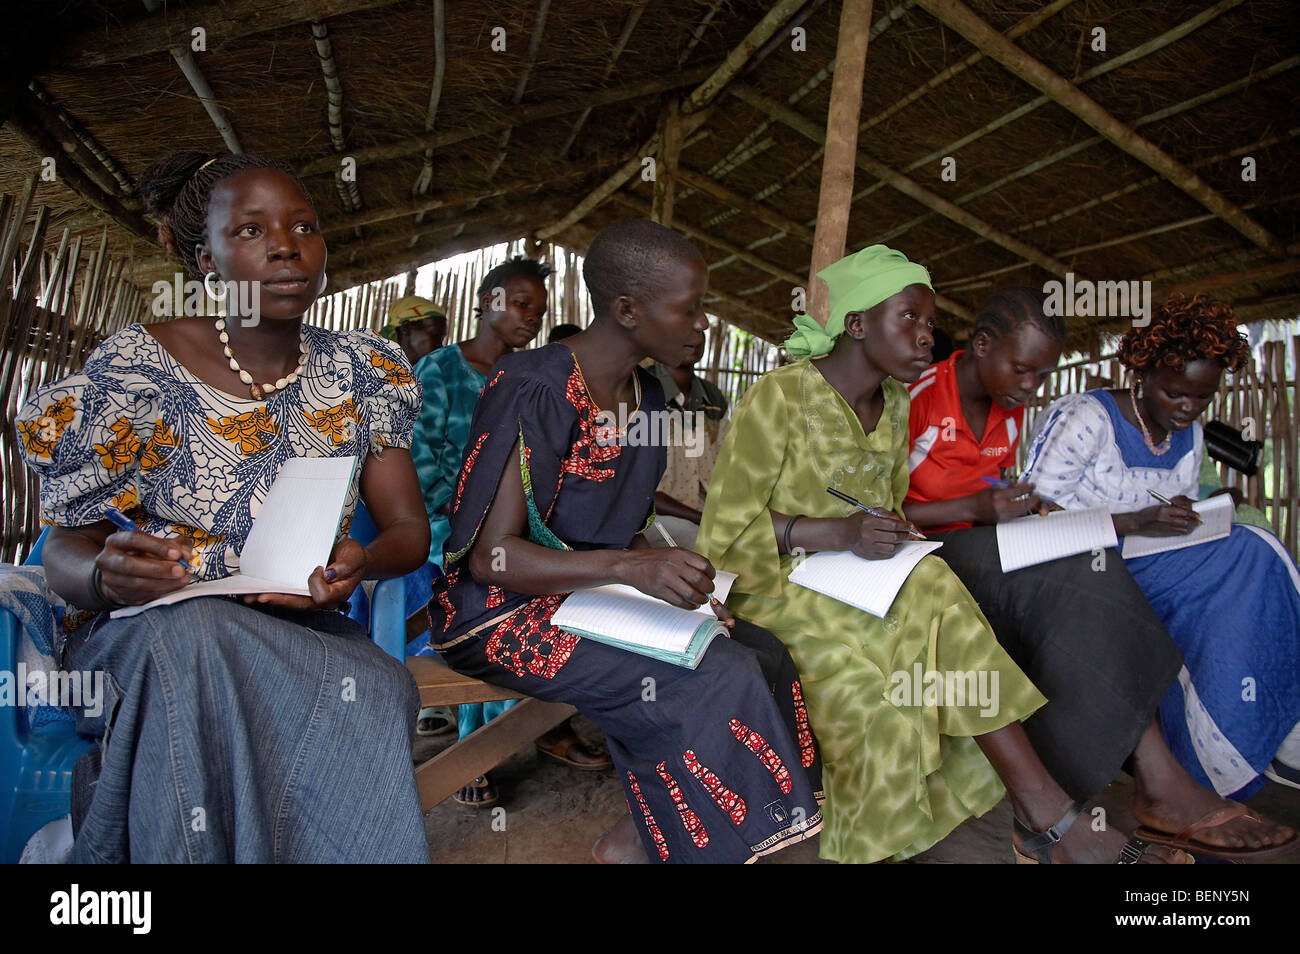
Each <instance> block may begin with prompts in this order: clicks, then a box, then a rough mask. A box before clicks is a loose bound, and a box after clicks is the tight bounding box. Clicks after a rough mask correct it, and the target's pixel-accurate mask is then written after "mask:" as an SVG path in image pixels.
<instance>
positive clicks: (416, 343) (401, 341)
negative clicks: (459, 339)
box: [379, 295, 447, 365]
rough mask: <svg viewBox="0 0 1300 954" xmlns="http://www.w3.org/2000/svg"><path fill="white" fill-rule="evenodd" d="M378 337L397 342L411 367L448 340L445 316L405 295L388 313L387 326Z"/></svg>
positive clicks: (425, 302) (431, 305) (421, 300)
mask: <svg viewBox="0 0 1300 954" xmlns="http://www.w3.org/2000/svg"><path fill="white" fill-rule="evenodd" d="M379 333H380V334H381V335H383V336H384V337H385V338H387V339H388V340H389V341H396V342H397V344H398V345H399V346H400V347H401V349H402V351H403V352H404V353H405V354H406V360H407V361H409V362H411V364H412V365H414V364H415V362H417V361H419V360H420V359H421V358H423V357H424V356H425V355H426V354H429V352H431V351H437V350H438V349H439V348H441V347H442V343H443V342H444V341H446V339H447V313H446V312H445V311H443V310H442V309H441V308H439V307H438V306H437V305H435V304H434V303H433V302H431V301H429V299H427V298H421V297H420V296H418V295H407V296H406V297H405V298H399V299H397V301H395V302H393V304H392V305H391V306H389V309H388V324H386V325H384V327H382V328H380V329H379Z"/></svg>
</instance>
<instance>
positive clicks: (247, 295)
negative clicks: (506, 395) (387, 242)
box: [17, 153, 429, 862]
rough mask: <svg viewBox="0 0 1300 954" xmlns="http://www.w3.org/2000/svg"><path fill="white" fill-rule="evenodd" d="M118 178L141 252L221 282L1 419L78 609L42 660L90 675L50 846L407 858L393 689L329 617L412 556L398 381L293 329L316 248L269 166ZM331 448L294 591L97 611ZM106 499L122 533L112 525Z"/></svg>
mask: <svg viewBox="0 0 1300 954" xmlns="http://www.w3.org/2000/svg"><path fill="white" fill-rule="evenodd" d="M140 191H141V194H142V195H144V196H145V198H146V201H147V202H148V204H149V207H150V211H152V212H153V213H154V214H155V215H157V216H158V218H159V220H160V222H161V223H162V225H161V228H160V229H159V237H160V239H161V240H162V241H163V244H164V245H165V246H166V247H167V248H168V250H169V251H170V252H171V253H172V254H173V255H174V256H176V257H177V258H178V259H179V260H180V261H181V262H182V263H183V264H184V266H185V269H186V272H187V273H188V274H189V275H190V276H192V277H193V278H196V279H199V278H202V279H204V280H205V284H206V285H207V287H208V288H209V293H210V294H212V295H214V296H216V295H217V294H219V292H218V289H217V288H216V287H215V286H214V282H217V281H220V282H221V283H223V286H224V287H225V288H226V289H227V292H226V294H227V295H228V296H229V301H228V307H229V308H230V313H229V314H228V315H227V317H226V318H225V319H221V320H214V319H213V318H211V317H181V318H176V319H174V320H171V321H164V322H157V323H153V324H149V325H138V324H133V325H131V326H129V327H127V328H125V329H124V330H122V331H121V332H119V333H117V334H116V335H113V336H112V337H111V338H109V339H108V340H107V341H105V342H104V343H103V344H102V345H100V346H99V347H98V348H96V349H95V351H94V353H93V354H91V356H90V357H89V358H88V359H87V361H86V365H85V367H84V368H83V369H82V370H81V371H79V372H77V373H76V374H72V375H69V376H68V377H66V378H63V379H61V380H59V381H55V382H54V383H52V384H49V385H47V386H46V387H44V388H41V389H40V390H38V391H37V392H36V393H35V394H34V395H32V397H31V398H30V399H29V400H28V401H27V403H26V405H25V406H24V407H23V410H22V411H21V412H20V414H19V416H18V421H17V429H18V434H19V436H20V438H21V440H22V446H23V453H24V456H25V458H26V460H27V463H28V465H29V466H31V467H32V469H33V470H35V471H36V472H37V473H38V474H39V475H40V478H41V516H42V518H43V519H44V521H45V522H46V523H47V524H50V525H51V528H50V531H49V537H48V538H47V541H46V544H45V550H44V563H45V570H46V575H47V578H48V580H49V583H50V586H51V587H52V588H53V590H54V591H55V592H56V593H58V594H59V595H60V596H62V597H63V598H64V599H65V600H66V601H67V602H68V603H69V604H70V607H72V608H75V609H80V610H83V611H87V614H88V616H89V617H90V618H89V620H88V621H87V622H85V623H84V625H82V626H81V627H80V628H79V629H77V630H76V632H74V633H72V634H71V636H69V638H68V641H67V646H66V648H64V650H63V652H62V654H61V655H62V664H63V667H64V668H65V669H66V670H70V671H80V672H103V673H105V674H107V676H108V679H107V680H106V681H107V682H108V685H109V686H110V687H111V698H110V699H109V700H108V701H107V704H106V705H105V706H103V707H102V711H100V712H95V711H91V709H90V708H89V704H88V705H87V706H86V707H78V708H77V711H76V715H77V717H78V729H79V730H80V731H82V732H83V733H85V734H87V735H94V736H98V737H101V739H102V742H101V745H100V746H99V747H98V748H97V749H92V750H91V752H90V753H88V754H89V755H90V756H91V758H92V761H89V762H88V761H86V760H85V759H83V761H82V762H79V763H78V766H77V771H76V772H74V773H73V795H74V798H73V805H74V813H73V814H74V826H75V827H76V829H77V831H76V841H75V844H74V846H73V852H72V860H73V861H76V862H87V861H103V862H120V861H141V862H200V861H201V862H226V861H251V862H270V861H283V862H336V861H365V862H379V861H401V862H416V861H427V860H428V845H427V843H426V841H425V837H424V825H423V821H422V818H421V814H420V804H419V799H418V797H417V795H416V790H415V780H414V776H413V774H412V771H411V737H410V732H409V730H408V727H409V726H412V725H413V724H414V719H413V718H412V717H413V716H414V715H415V711H416V708H417V706H418V702H417V693H416V690H415V685H414V682H413V680H412V679H411V676H410V674H409V673H407V672H406V670H405V668H404V667H403V666H402V665H401V664H400V663H399V662H397V660H395V659H392V658H391V657H389V656H388V655H387V654H385V653H384V652H383V651H382V650H381V649H380V648H379V647H378V646H376V645H375V644H374V643H373V642H372V641H371V640H370V639H369V638H368V637H367V635H366V633H365V631H364V630H363V629H362V628H361V627H360V626H358V625H357V624H356V623H354V622H353V621H351V620H349V619H347V618H346V617H345V616H343V615H341V614H340V613H339V612H338V611H337V610H338V607H339V605H340V604H342V603H343V602H344V601H345V600H347V599H348V598H349V597H350V596H351V594H352V592H353V590H354V589H355V588H356V587H357V585H358V584H359V583H360V582H361V580H362V579H372V578H376V577H382V576H399V575H401V574H403V573H406V572H408V571H410V570H413V569H414V568H415V567H416V566H418V565H419V564H420V563H422V562H423V561H424V557H425V554H426V553H427V552H428V547H429V524H428V520H427V519H426V517H425V515H424V507H423V506H422V503H421V500H420V488H419V484H418V482H417V480H416V476H415V468H414V466H413V465H412V463H411V456H410V453H409V452H408V451H407V449H406V448H408V447H409V446H410V443H411V430H412V427H413V424H414V421H415V415H416V412H417V410H418V408H419V406H420V386H419V384H418V383H417V382H416V380H415V379H414V378H413V377H412V376H411V371H410V367H409V366H408V365H407V363H406V358H405V357H404V356H403V355H402V352H401V351H400V350H399V349H398V348H397V346H396V345H393V344H390V343H389V342H386V341H384V340H382V339H381V338H379V337H378V336H376V335H374V334H373V333H371V332H368V331H351V332H342V333H340V332H332V331H327V330H326V329H324V328H315V327H311V326H310V325H307V324H304V323H303V316H304V314H305V313H306V311H307V309H308V308H309V307H310V306H311V304H312V302H313V301H314V300H315V299H316V297H317V296H318V295H319V294H320V293H321V290H322V289H323V288H324V287H325V261H326V250H325V241H324V239H323V237H322V236H321V232H320V226H319V224H318V222H317V218H316V212H315V209H314V208H313V207H312V202H311V198H310V197H309V196H308V195H307V193H306V191H305V189H304V188H303V186H302V183H301V182H299V181H298V179H297V178H296V177H295V176H294V175H293V173H292V172H291V171H289V170H288V169H287V168H286V167H283V166H282V165H280V164H279V163H275V162H271V161H268V160H263V159H258V158H257V157H255V156H249V155H232V154H229V153H226V154H221V155H216V156H210V155H205V154H203V153H177V154H176V155H174V156H171V157H169V158H166V159H163V160H160V161H159V162H158V163H156V164H155V165H154V166H153V167H151V168H150V169H149V170H147V171H146V173H145V174H144V176H142V178H141V180H140ZM233 288H238V289H240V290H241V293H240V294H232V293H231V292H230V291H229V289H233ZM254 289H256V290H257V294H256V295H254V294H253V291H254ZM350 456H355V457H356V458H357V459H358V466H356V467H355V468H354V471H353V478H352V483H351V486H350V488H349V493H348V495H347V502H346V505H345V514H346V518H345V519H344V521H343V523H344V528H343V529H340V531H339V536H338V538H337V540H336V542H335V544H334V547H333V552H332V553H331V554H330V557H329V560H328V562H327V565H325V566H322V567H318V568H316V570H315V571H314V572H313V573H312V574H311V577H310V578H309V579H307V580H303V581H302V582H303V584H304V585H306V586H307V587H308V589H309V590H310V596H296V595H291V594H283V593H262V594H256V595H251V596H247V597H244V598H243V600H242V601H241V600H237V599H227V598H224V597H217V596H206V597H199V598H195V599H190V600H188V601H185V602H181V603H176V604H175V605H171V606H156V607H153V608H152V609H147V610H145V611H144V612H142V613H140V614H139V615H136V616H131V617H128V618H119V619H113V618H111V617H110V615H109V613H108V611H109V610H112V609H115V608H118V607H121V606H126V605H140V604H144V603H148V602H150V601H151V600H153V599H154V598H156V597H158V596H161V595H163V594H166V593H169V592H171V591H173V590H177V589H180V588H181V587H183V586H185V585H186V584H188V583H190V582H191V581H193V580H196V579H199V580H211V579H218V578H221V577H225V576H229V575H231V574H233V573H236V572H237V571H238V569H239V557H240V551H241V550H242V548H243V545H244V542H245V541H246V540H247V538H248V533H249V530H250V528H251V527H252V524H253V520H254V519H255V517H256V516H257V514H258V511H259V509H260V508H261V506H262V504H263V501H264V500H265V499H266V496H267V492H268V490H269V489H270V486H271V483H272V482H273V481H274V480H275V478H276V476H277V474H278V473H279V471H280V468H281V466H282V465H283V464H284V462H285V461H286V460H288V459H290V458H293V457H350ZM358 495H359V496H361V497H362V498H364V499H365V502H366V504H367V506H368V507H369V509H370V513H371V516H372V517H373V518H374V521H375V524H376V526H377V527H378V528H379V531H380V532H379V535H378V536H377V537H376V538H375V540H374V541H372V542H371V543H370V544H369V545H368V546H364V547H363V546H361V544H359V543H358V542H357V541H356V540H353V539H350V538H348V537H346V536H345V535H344V534H346V525H347V523H348V522H349V521H350V518H351V514H352V512H353V508H354V507H355V505H356V501H357V497H358ZM110 509H116V510H120V511H125V512H126V514H127V516H128V517H129V518H130V519H132V520H133V521H134V523H135V525H136V528H137V529H134V530H130V531H126V530H123V531H118V530H116V528H115V527H114V525H113V524H112V523H111V522H109V520H108V519H105V517H106V515H107V513H108V511H109V510H110ZM182 560H183V561H184V564H185V565H184V568H183V569H182V566H181V565H180V563H179V561H182ZM363 753H364V754H363ZM96 755H98V756H99V758H98V759H94V756H96ZM83 769H85V771H83ZM96 772H97V773H98V774H97V780H95V782H94V784H93V785H92V784H90V782H91V780H92V777H93V776H95V775H96ZM79 796H84V797H79Z"/></svg>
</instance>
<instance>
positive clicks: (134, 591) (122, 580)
mask: <svg viewBox="0 0 1300 954" xmlns="http://www.w3.org/2000/svg"><path fill="white" fill-rule="evenodd" d="M193 554H194V549H193V547H192V546H191V545H190V541H189V540H187V539H185V538H184V537H167V538H163V537H155V536H152V535H150V534H148V533H145V532H143V531H142V530H119V531H117V532H116V533H112V534H109V536H108V537H107V539H105V540H104V546H103V549H101V550H100V552H99V555H98V556H97V557H96V558H95V570H96V571H97V572H98V574H99V586H98V589H99V592H100V593H101V594H102V595H103V596H104V597H107V598H108V599H109V600H111V601H112V602H114V603H117V604H118V605H120V606H134V605H137V604H139V603H148V602H149V601H150V600H156V599H157V598H158V597H160V596H164V595H166V594H167V593H170V592H171V591H172V590H179V589H180V588H181V587H182V586H185V585H186V584H187V583H189V582H190V579H191V576H190V573H189V572H188V571H187V570H185V569H182V567H181V564H180V561H186V562H188V561H189V560H190V558H191V557H192V556H193Z"/></svg>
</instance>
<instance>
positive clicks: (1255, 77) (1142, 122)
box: [854, 56, 1300, 261]
mask: <svg viewBox="0 0 1300 954" xmlns="http://www.w3.org/2000/svg"><path fill="white" fill-rule="evenodd" d="M1296 66H1300V56H1292V57H1288V58H1287V59H1285V60H1281V61H1279V62H1277V63H1274V64H1273V65H1272V66H1267V67H1265V68H1264V69H1262V70H1257V71H1256V70H1252V71H1251V72H1249V73H1247V74H1246V75H1245V76H1242V77H1240V78H1238V79H1236V80H1233V81H1232V82H1231V83H1226V84H1225V85H1223V86H1220V87H1218V88H1217V89H1212V90H1210V91H1209V92H1208V93H1202V94H1200V95H1199V96H1193V97H1192V98H1191V99H1186V100H1183V101H1182V102H1180V103H1175V104H1174V105H1172V106H1166V107H1165V108H1164V109H1158V110H1156V111H1155V112H1152V113H1147V114H1146V115H1145V116H1140V117H1139V118H1137V119H1135V120H1133V128H1134V129H1140V128H1142V127H1143V126H1146V125H1149V124H1151V123H1156V122H1160V121H1162V120H1165V119H1169V118H1171V117H1173V116H1177V115H1178V114H1179V113H1183V112H1186V111H1187V110H1190V109H1195V108H1196V107H1197V106H1203V105H1205V104H1206V103H1210V102H1214V101H1215V100H1218V99H1222V98H1223V97H1225V96H1229V95H1231V94H1232V93H1236V92H1239V91H1240V90H1242V89H1244V88H1246V87H1247V86H1250V85H1252V84H1255V83H1260V82H1262V81H1264V80H1265V79H1268V78H1269V77H1272V76H1276V75H1278V74H1279V73H1284V72H1286V71H1287V70H1290V69H1294V68H1295V67H1296ZM1089 72H1091V71H1089ZM1087 75H1088V74H1085V76H1084V77H1080V80H1079V81H1080V82H1081V81H1082V80H1083V79H1085V78H1086V77H1087ZM1043 99H1044V100H1046V97H1043ZM992 125H993V124H992V123H990V124H989V126H992ZM985 128H988V127H985ZM988 131H990V132H992V129H989V130H988ZM1105 141H1106V140H1105V138H1104V137H1102V136H1092V137H1090V138H1088V139H1082V140H1080V141H1078V142H1075V143H1072V144H1070V145H1069V146H1066V147H1065V148H1063V149H1058V150H1057V151H1056V152H1054V153H1051V154H1050V155H1047V156H1044V157H1043V158H1042V159H1036V160H1034V161H1033V162H1031V163H1029V164H1027V165H1024V166H1021V167H1020V168H1019V169H1017V170H1016V171H1014V172H1009V173H1007V174H1006V175H1005V176H1002V177H1001V178H1000V179H995V180H994V181H993V182H989V183H987V184H985V185H982V186H980V187H979V188H978V189H974V190H972V191H970V192H967V193H966V194H965V195H961V196H958V197H957V198H956V199H955V200H954V201H955V202H956V203H957V204H958V205H966V204H967V203H969V202H972V201H974V200H975V199H978V198H981V197H982V196H985V195H989V194H990V193H993V192H996V191H998V190H999V189H1001V188H1002V187H1003V186H1007V185H1010V184H1011V183H1013V182H1016V181H1018V180H1020V179H1023V178H1025V177H1026V176H1030V175H1035V174H1037V173H1039V172H1042V171H1043V170H1044V169H1047V168H1049V167H1051V166H1054V165H1056V164H1057V163H1058V162H1061V161H1063V160H1065V159H1068V158H1070V157H1071V156H1074V155H1076V154H1077V153H1080V152H1082V151H1083V150H1085V149H1089V148H1091V147H1092V146H1095V145H1098V144H1099V143H1102V142H1105ZM960 142H961V143H962V144H963V145H969V141H968V140H967V139H965V138H963V139H962V140H961V141H960ZM1254 148H1255V147H1254V146H1250V147H1247V149H1246V151H1247V152H1248V151H1251V150H1253V149H1254ZM938 154H939V155H947V154H948V153H947V152H946V151H941V152H939V153H938ZM932 155H933V154H932ZM1225 155H1227V154H1225ZM1221 158H1223V157H1212V158H1207V159H1198V160H1197V161H1195V162H1193V163H1191V164H1190V167H1191V168H1193V169H1197V168H1202V167H1204V166H1206V165H1210V164H1212V163H1213V162H1215V161H1219V160H1220V159H1221ZM922 159H923V160H925V161H920V162H918V163H917V165H925V164H926V161H932V160H931V159H929V157H922ZM910 168H911V166H909V167H908V168H907V169H904V171H905V172H906V171H908V169H910ZM1159 181H1161V177H1160V176H1155V177H1153V178H1152V179H1151V180H1149V181H1148V184H1149V183H1150V182H1159ZM863 197H864V196H861V195H859V196H855V197H854V201H855V202H856V201H857V200H858V199H860V198H863ZM1249 207H1250V206H1249V205H1243V206H1242V208H1243V209H1246V208H1249ZM932 218H934V214H933V213H926V214H925V215H921V216H918V217H917V218H914V219H912V220H911V221H909V222H905V223H903V225H901V226H899V227H897V228H895V229H893V230H891V231H890V232H888V233H886V236H888V237H896V236H898V235H902V234H905V233H906V232H908V231H910V230H911V229H913V228H915V227H916V226H918V225H921V224H922V223H924V222H926V221H927V220H929V219H932ZM1210 218H1215V216H1210ZM1185 221H1188V222H1191V221H1192V220H1185ZM1197 221H1202V220H1197ZM1021 231H1024V226H1020V227H1017V228H1014V229H1012V230H1011V234H1013V235H1015V234H1017V233H1019V232H1021ZM886 240H887V239H886ZM976 244H979V242H978V241H977V242H972V243H969V245H976ZM969 245H964V246H958V247H957V248H956V249H950V250H945V251H943V252H940V253H938V254H937V255H932V256H930V261H936V260H938V259H939V258H942V257H943V256H945V255H948V254H951V253H952V252H953V251H960V250H961V249H962V248H966V247H969ZM1061 254H1062V255H1065V254H1068V253H1064V252H1063V253H1061Z"/></svg>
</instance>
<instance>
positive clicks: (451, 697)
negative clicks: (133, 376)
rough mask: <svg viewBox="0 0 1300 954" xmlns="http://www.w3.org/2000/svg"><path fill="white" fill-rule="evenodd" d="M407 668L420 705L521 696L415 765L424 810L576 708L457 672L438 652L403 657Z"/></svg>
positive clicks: (565, 717) (573, 711)
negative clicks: (489, 720)
mask: <svg viewBox="0 0 1300 954" xmlns="http://www.w3.org/2000/svg"><path fill="white" fill-rule="evenodd" d="M406 668H407V669H408V670H410V672H411V675H412V676H414V677H415V684H416V686H418V687H419V689H420V705H421V706H457V705H467V704H470V703H474V702H497V701H499V700H502V699H521V700H523V701H522V702H520V703H519V704H518V705H515V706H513V707H512V708H511V709H510V710H508V711H507V712H504V713H502V714H501V715H499V716H497V717H496V718H495V719H493V720H492V721H491V722H489V723H487V724H486V725H484V726H483V727H482V728H480V729H478V730H477V731H476V732H474V733H472V734H471V735H468V736H466V737H465V738H463V739H461V740H460V741H459V742H456V743H455V744H454V745H452V746H451V747H450V748H448V749H445V750H443V751H442V752H440V753H438V754H437V755H435V756H434V757H433V758H431V759H429V760H428V761H426V762H423V763H422V764H420V765H419V766H417V767H416V770H415V783H416V785H417V787H418V788H419V791H420V805H421V807H422V808H423V809H424V811H426V812H427V811H429V810H430V809H432V808H433V807H434V806H435V805H437V804H438V803H439V802H441V801H442V800H443V799H445V798H448V797H450V796H451V795H452V794H454V793H455V792H457V791H459V790H460V789H462V788H464V787H465V786H466V785H468V784H469V783H470V782H472V781H473V780H474V779H476V778H478V777H479V776H480V775H482V774H483V773H484V772H489V771H491V770H492V769H493V768H495V767H496V766H497V765H499V764H501V762H503V761H505V760H506V759H508V758H509V757H510V756H512V755H514V754H515V753H516V752H518V751H519V750H520V749H521V748H523V747H524V746H526V745H530V744H532V741H533V740H534V739H536V738H537V737H538V736H539V735H541V734H543V733H544V732H546V731H548V730H550V729H553V728H555V726H557V725H559V724H560V723H561V722H563V721H564V720H565V719H567V718H569V716H571V715H573V714H574V713H575V712H576V711H577V710H576V709H575V708H574V707H573V706H571V705H566V704H564V703H559V702H543V701H542V700H541V699H533V698H530V697H529V696H524V695H521V694H520V693H517V692H512V691H510V690H509V689H501V688H499V687H497V686H493V685H490V684H489V683H486V682H482V681H481V680H478V679H474V678H472V677H470V676H462V675H461V674H460V673H458V672H456V671H455V670H454V669H452V668H451V667H449V666H448V665H447V664H446V663H444V662H443V661H442V660H441V659H440V658H439V657H437V656H408V657H407V659H406Z"/></svg>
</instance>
